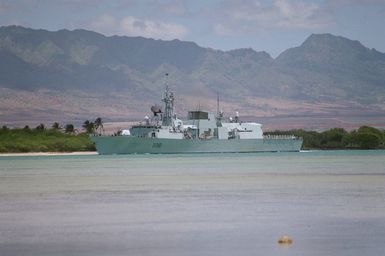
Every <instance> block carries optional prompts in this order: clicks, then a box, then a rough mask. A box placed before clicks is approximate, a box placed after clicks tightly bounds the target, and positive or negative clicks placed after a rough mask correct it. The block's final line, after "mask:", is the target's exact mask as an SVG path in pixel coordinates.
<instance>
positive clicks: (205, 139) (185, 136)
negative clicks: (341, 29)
mask: <svg viewBox="0 0 385 256" xmlns="http://www.w3.org/2000/svg"><path fill="white" fill-rule="evenodd" d="M162 102H163V104H164V108H163V109H162V108H161V107H159V106H157V105H155V106H152V107H151V111H152V117H151V118H149V117H147V116H146V117H145V120H144V121H142V122H140V123H139V124H137V125H133V126H132V127H131V128H129V129H126V130H121V131H119V132H118V133H116V134H114V135H112V136H110V135H99V136H96V135H95V136H91V140H92V141H93V142H94V143H95V146H96V149H97V151H98V153H99V154H102V155H107V154H146V153H149V154H181V153H251V152H296V151H300V149H301V146H302V142H303V141H302V138H297V137H295V136H287V135H274V136H271V135H270V136H264V135H263V131H262V125H261V124H259V123H254V122H242V121H241V119H240V117H239V114H238V112H236V114H235V117H234V118H231V117H229V118H225V117H224V115H223V112H222V111H219V99H218V107H217V113H213V112H206V111H202V110H195V111H189V112H188V115H187V120H184V121H182V120H181V119H179V118H178V117H177V116H176V115H175V113H174V103H175V97H174V93H173V92H172V91H170V90H169V86H168V84H167V83H166V89H165V92H164V93H163V97H162Z"/></svg>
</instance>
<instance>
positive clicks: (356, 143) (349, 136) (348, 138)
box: [265, 126, 385, 149]
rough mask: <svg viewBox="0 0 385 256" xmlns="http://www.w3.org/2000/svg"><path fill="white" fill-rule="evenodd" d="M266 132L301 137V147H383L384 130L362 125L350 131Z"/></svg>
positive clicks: (384, 142)
mask: <svg viewBox="0 0 385 256" xmlns="http://www.w3.org/2000/svg"><path fill="white" fill-rule="evenodd" d="M268 134H270V135H277V134H285V135H294V136H297V137H302V138H303V145H302V149H385V131H384V130H379V129H376V128H374V127H370V126H362V127H360V128H359V129H357V130H352V131H350V132H348V131H346V130H345V129H342V128H333V129H330V130H327V131H324V132H316V131H305V130H301V129H299V130H289V131H273V132H265V135H268Z"/></svg>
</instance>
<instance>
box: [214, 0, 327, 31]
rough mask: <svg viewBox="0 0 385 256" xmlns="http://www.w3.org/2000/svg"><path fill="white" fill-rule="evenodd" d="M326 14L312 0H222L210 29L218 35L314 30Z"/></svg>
mask: <svg viewBox="0 0 385 256" xmlns="http://www.w3.org/2000/svg"><path fill="white" fill-rule="evenodd" d="M329 21H330V17H329V16H328V15H326V13H325V12H323V9H322V8H321V6H319V5H318V4H316V3H315V2H305V1H289V0H275V1H274V2H273V3H271V2H270V3H266V1H261V0H241V1H231V0H224V1H222V2H221V5H220V6H219V8H218V12H217V15H216V16H215V19H214V22H215V24H214V31H215V32H216V33H217V34H222V35H239V34H249V33H257V32H258V31H260V30H265V29H269V28H286V29H314V28H321V27H324V26H325V25H327V24H328V22H329Z"/></svg>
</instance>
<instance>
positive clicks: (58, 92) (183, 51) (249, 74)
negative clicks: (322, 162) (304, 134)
mask: <svg viewBox="0 0 385 256" xmlns="http://www.w3.org/2000/svg"><path fill="white" fill-rule="evenodd" d="M165 73H169V74H170V81H169V82H170V84H171V86H172V87H174V88H173V89H174V90H175V91H176V92H177V94H178V96H179V97H180V98H181V101H180V107H181V109H182V110H187V109H189V108H190V109H191V108H194V107H196V104H197V102H196V101H197V100H196V99H197V98H200V99H201V102H204V105H205V106H202V107H206V108H209V109H215V104H216V103H215V99H216V94H217V93H218V92H220V95H221V98H222V99H223V105H224V108H225V109H226V110H227V111H230V109H236V110H242V112H244V113H245V114H246V115H247V116H249V117H274V116H281V115H286V116H291V115H293V113H294V114H296V115H298V116H301V115H303V116H307V115H308V114H309V113H310V114H313V115H315V116H317V115H320V114H325V113H330V114H331V115H332V113H335V111H336V109H344V111H343V112H344V115H345V116H346V115H348V114H349V111H348V109H351V110H352V111H353V112H354V111H355V112H358V113H361V112H362V111H363V112H362V113H365V115H367V114H368V113H374V114H375V115H376V113H381V111H383V110H384V106H383V105H384V104H383V103H384V99H385V90H384V89H385V54H384V53H381V52H379V51H377V50H375V49H369V48H367V47H365V46H364V45H362V44H361V43H360V42H359V41H356V40H350V39H347V38H344V37H341V36H334V35H332V34H312V35H310V36H309V37H308V38H307V39H306V40H305V41H304V42H303V43H302V44H301V45H300V46H298V47H293V48H290V49H287V50H286V51H284V52H282V53H281V54H280V55H279V56H277V57H276V58H272V57H271V56H270V55H269V54H268V53H266V52H264V51H255V50H253V49H251V48H244V49H234V50H230V51H221V50H215V49H211V48H204V47H201V46H199V45H197V44H196V43H194V42H185V41H180V40H177V39H175V40H171V41H165V40H155V39H147V38H143V37H126V36H110V37H107V36H104V35H102V34H99V33H96V32H93V31H88V30H83V29H76V30H73V31H70V30H66V29H64V30H59V31H56V32H52V31H46V30H35V29H29V28H24V27H21V26H7V27H0V88H3V91H7V93H11V94H12V95H15V96H14V97H16V95H24V96H23V97H26V94H24V93H22V91H28V92H30V93H31V94H34V95H35V96H36V98H39V100H37V101H36V102H31V104H30V106H32V107H31V109H32V110H28V108H20V107H19V106H13V107H14V108H15V107H16V108H17V109H20V112H15V111H14V110H12V109H10V106H7V104H6V103H5V102H8V104H10V103H9V101H6V100H7V99H5V100H3V101H2V102H1V103H0V121H2V122H7V121H8V120H10V117H9V114H10V113H12V114H13V115H18V113H19V114H20V116H23V117H24V116H25V115H22V113H29V115H31V119H32V120H36V119H37V118H41V117H42V116H44V115H43V114H41V113H40V114H37V113H38V112H39V111H40V110H39V109H46V113H47V117H46V118H47V119H49V120H53V118H54V117H55V115H57V113H58V112H60V111H62V112H63V114H62V115H63V118H64V119H68V120H69V119H70V118H78V119H81V118H85V117H86V116H87V114H92V115H97V116H99V115H98V113H99V114H100V115H105V116H106V118H107V119H110V120H123V119H125V118H128V117H130V118H133V117H139V116H143V115H144V114H145V113H147V111H146V109H144V108H143V107H142V105H143V104H147V103H148V104H152V103H153V102H158V100H159V98H160V95H161V91H162V89H163V87H164V74H165ZM43 92H45V93H46V95H45V94H44V93H43ZM75 92H81V95H83V96H84V95H87V94H88V95H93V96H92V97H91V98H92V99H93V100H90V99H89V98H87V97H86V98H87V100H84V102H83V103H82V98H81V97H79V93H75ZM62 94H66V97H64V98H66V99H67V100H68V102H64V103H63V106H59V105H60V104H59V105H58V106H56V105H55V106H52V105H51V107H50V105H49V102H50V100H48V99H49V98H50V95H55V97H58V98H60V97H62ZM47 95H48V96H47ZM3 98H4V97H3ZM16 98H18V97H16ZM44 98H45V99H44ZM26 100H29V101H31V99H24V100H21V101H26ZM75 101H77V103H76V104H75V103H74V102H75ZM69 102H72V103H69ZM97 102H103V105H104V106H105V108H106V109H108V111H104V110H102V109H101V108H100V107H98V106H97ZM128 102H130V103H128ZM44 103H45V105H44ZM20 105H22V103H20ZM87 105H88V106H87ZM75 106H76V107H75ZM112 106H113V107H112ZM128 106H130V109H128V108H127V107H128ZM287 106H290V107H287ZM311 106H313V107H311ZM325 106H328V107H327V108H326V109H325ZM35 107H36V109H34V108H35ZM75 108H76V109H75ZM33 109H34V110H33ZM60 109H61V110H60ZM360 111H361V112H360ZM43 112H44V111H43ZM51 112H52V113H56V114H55V115H54V114H50V113H51ZM69 113H70V114H69ZM33 116H35V117H33Z"/></svg>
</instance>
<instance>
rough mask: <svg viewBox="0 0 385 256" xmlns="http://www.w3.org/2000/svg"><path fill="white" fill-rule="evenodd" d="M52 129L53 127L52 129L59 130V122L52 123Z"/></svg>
mask: <svg viewBox="0 0 385 256" xmlns="http://www.w3.org/2000/svg"><path fill="white" fill-rule="evenodd" d="M52 129H54V130H60V129H61V127H60V124H59V123H58V122H55V123H53V125H52Z"/></svg>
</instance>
